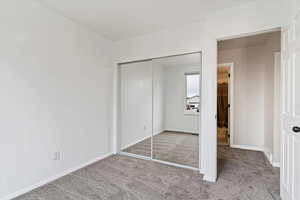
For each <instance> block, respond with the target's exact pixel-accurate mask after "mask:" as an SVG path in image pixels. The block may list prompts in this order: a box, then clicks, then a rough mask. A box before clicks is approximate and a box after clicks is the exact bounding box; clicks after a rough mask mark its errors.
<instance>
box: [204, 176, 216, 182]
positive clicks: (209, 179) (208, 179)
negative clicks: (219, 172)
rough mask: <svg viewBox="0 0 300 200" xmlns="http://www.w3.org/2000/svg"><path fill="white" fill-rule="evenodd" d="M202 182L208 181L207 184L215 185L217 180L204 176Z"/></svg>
mask: <svg viewBox="0 0 300 200" xmlns="http://www.w3.org/2000/svg"><path fill="white" fill-rule="evenodd" d="M203 180H205V181H208V182H212V183H215V182H216V180H217V179H216V178H215V177H210V176H206V175H204V176H203Z"/></svg>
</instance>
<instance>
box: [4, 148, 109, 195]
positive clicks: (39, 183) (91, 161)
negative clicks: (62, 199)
mask: <svg viewBox="0 0 300 200" xmlns="http://www.w3.org/2000/svg"><path fill="white" fill-rule="evenodd" d="M111 155H113V153H108V154H105V155H103V156H100V157H98V158H95V159H92V160H90V161H88V162H86V163H84V164H81V165H79V166H77V167H73V168H70V169H67V170H65V171H63V172H61V173H59V174H56V175H54V176H52V177H50V178H47V179H45V180H42V181H40V182H38V183H35V184H33V185H30V186H28V187H26V188H23V189H21V190H19V191H17V192H14V193H12V194H9V195H7V196H5V197H2V198H0V200H10V199H13V198H16V197H18V196H21V195H23V194H25V193H28V192H30V191H32V190H34V189H37V188H39V187H41V186H43V185H46V184H48V183H50V182H52V181H55V180H56V179H59V178H61V177H63V176H65V175H68V174H70V173H72V172H74V171H77V170H79V169H82V168H84V167H86V166H88V165H91V164H93V163H95V162H98V161H100V160H103V159H105V158H107V157H109V156H111Z"/></svg>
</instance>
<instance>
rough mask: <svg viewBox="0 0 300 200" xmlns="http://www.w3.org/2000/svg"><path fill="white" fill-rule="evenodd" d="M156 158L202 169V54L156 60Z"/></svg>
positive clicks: (154, 69) (154, 133)
mask: <svg viewBox="0 0 300 200" xmlns="http://www.w3.org/2000/svg"><path fill="white" fill-rule="evenodd" d="M152 66H153V159H156V160H162V161H166V162H171V163H176V164H180V165H185V166H189V167H194V168H199V135H198V134H199V127H198V126H199V121H200V120H199V112H200V107H199V104H200V70H201V54H200V53H195V54H187V55H181V56H173V57H166V58H159V59H154V60H153V63H152Z"/></svg>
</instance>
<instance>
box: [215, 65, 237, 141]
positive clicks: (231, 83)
mask: <svg viewBox="0 0 300 200" xmlns="http://www.w3.org/2000/svg"><path fill="white" fill-rule="evenodd" d="M227 66H229V69H230V70H229V73H230V78H229V95H228V97H229V101H228V102H229V104H230V112H229V135H230V137H229V146H230V147H231V146H232V145H234V144H233V137H234V63H233V62H230V63H220V64H218V68H219V67H227ZM217 75H218V70H217ZM217 84H218V81H217ZM217 131H218V130H217Z"/></svg>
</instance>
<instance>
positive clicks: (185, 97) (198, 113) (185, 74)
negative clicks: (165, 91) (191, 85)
mask: <svg viewBox="0 0 300 200" xmlns="http://www.w3.org/2000/svg"><path fill="white" fill-rule="evenodd" d="M189 75H198V76H199V103H198V108H199V109H200V98H201V97H200V95H201V93H200V92H201V91H200V88H201V85H200V83H201V77H200V75H201V74H200V72H187V73H184V82H185V87H184V90H185V92H184V107H183V113H184V115H200V111H199V112H195V111H194V110H186V104H187V103H186V100H187V76H189Z"/></svg>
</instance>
